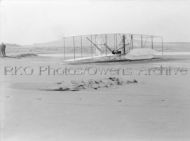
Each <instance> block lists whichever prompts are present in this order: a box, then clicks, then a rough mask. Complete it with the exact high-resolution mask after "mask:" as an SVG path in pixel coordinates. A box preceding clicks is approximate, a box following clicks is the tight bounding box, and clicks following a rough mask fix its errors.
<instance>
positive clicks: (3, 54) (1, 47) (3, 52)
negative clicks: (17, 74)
mask: <svg viewBox="0 0 190 141" xmlns="http://www.w3.org/2000/svg"><path fill="white" fill-rule="evenodd" d="M0 49H1V54H2V56H3V57H5V56H6V52H5V49H6V45H5V44H4V43H2V44H1V45H0Z"/></svg>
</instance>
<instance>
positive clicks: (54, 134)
mask: <svg viewBox="0 0 190 141" xmlns="http://www.w3.org/2000/svg"><path fill="white" fill-rule="evenodd" d="M0 65H1V66H0V78H1V79H0V92H1V101H0V102H1V139H2V141H126V140H129V141H169V140H171V141H189V140H190V95H189V92H190V87H189V81H190V73H189V68H190V57H189V56H174V57H171V56H170V57H164V59H157V60H151V61H135V62H121V63H118V62H112V63H99V64H98V63H96V64H80V65H77V64H75V65H66V64H64V63H63V61H62V60H61V59H60V58H48V57H35V56H34V57H31V56H30V57H26V58H20V59H18V58H3V59H2V58H0ZM20 66H21V67H26V66H29V67H30V68H32V69H33V70H34V73H33V74H32V75H26V73H25V72H22V71H18V72H17V74H14V73H13V72H12V71H9V72H8V74H5V71H4V69H5V67H7V68H8V69H9V70H10V69H11V68H14V67H20ZM40 66H45V67H47V66H50V67H51V68H59V67H60V68H65V67H67V68H70V67H71V68H79V67H80V68H88V67H90V68H92V69H94V68H105V69H106V68H120V69H123V68H124V69H128V70H131V72H135V74H131V73H130V74H129V72H127V74H119V75H117V74H106V75H100V74H95V75H90V74H85V75H72V74H70V75H63V74H61V75H58V74H55V75H52V74H50V75H48V74H47V72H44V73H43V75H39V67H40ZM160 66H162V67H165V68H170V69H171V70H172V71H171V74H168V73H167V74H165V73H163V74H160V72H159V71H153V72H152V73H151V74H149V75H148V74H147V71H144V70H148V69H150V68H155V67H157V68H159V67H160ZM13 70H14V69H13ZM21 70H22V69H21ZM139 72H140V75H139ZM91 73H93V71H92V72H91ZM110 76H114V77H117V78H120V79H124V80H133V79H136V80H137V81H138V83H136V84H130V85H122V86H113V87H109V88H101V89H98V90H92V89H85V90H80V91H45V90H39V89H40V88H42V89H44V88H50V87H54V86H56V83H57V82H61V81H65V82H69V81H73V80H75V81H81V80H84V81H88V80H90V79H93V80H95V79H98V80H101V79H104V78H108V77H110Z"/></svg>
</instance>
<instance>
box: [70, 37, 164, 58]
mask: <svg viewBox="0 0 190 141" xmlns="http://www.w3.org/2000/svg"><path fill="white" fill-rule="evenodd" d="M106 35H107V34H104V35H91V36H82V37H81V41H80V43H81V46H80V48H81V50H82V49H83V48H84V49H83V50H87V48H91V50H92V49H93V51H91V55H90V56H85V55H83V56H82V55H81V56H77V55H76V54H77V53H76V48H77V47H76V39H77V38H79V37H73V45H74V47H73V48H74V49H73V50H74V57H73V58H72V59H67V60H66V62H102V61H125V60H126V61H127V60H129V61H133V60H145V59H153V58H158V57H160V56H161V55H162V54H163V53H162V52H163V38H162V37H160V36H153V35H137V34H114V35H112V36H111V37H112V38H110V39H109V40H108V36H109V37H110V35H107V36H106ZM118 36H120V38H119V39H117V40H115V38H116V37H118ZM93 37H94V38H93ZM95 37H99V38H95ZM137 37H138V38H137ZM156 38H159V39H161V40H160V41H154V40H155V39H156ZM84 40H85V41H84ZM82 41H83V44H82ZM84 42H86V43H88V44H89V45H88V46H85V45H84ZM115 42H117V43H115ZM83 45H84V47H83ZM114 45H115V46H117V47H114ZM156 47H159V50H158V49H157V48H156ZM94 50H95V51H94ZM82 52H84V51H81V53H82ZM76 56H77V57H76Z"/></svg>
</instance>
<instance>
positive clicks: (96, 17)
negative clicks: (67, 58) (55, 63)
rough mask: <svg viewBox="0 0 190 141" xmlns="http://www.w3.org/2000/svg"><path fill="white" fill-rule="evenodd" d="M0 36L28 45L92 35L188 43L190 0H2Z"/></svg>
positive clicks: (189, 35) (11, 41)
mask: <svg viewBox="0 0 190 141" xmlns="http://www.w3.org/2000/svg"><path fill="white" fill-rule="evenodd" d="M0 4H1V5H0V6H1V7H0V8H1V9H0V12H1V13H0V14H1V15H0V16H1V17H0V18H1V19H0V20H1V21H0V26H1V29H0V35H1V36H0V40H1V41H4V42H10V43H18V44H31V43H38V42H47V41H53V40H56V39H59V38H61V37H63V36H70V35H80V34H91V33H92V34H93V33H96V34H98V33H117V32H118V33H120V32H121V33H139V34H141V33H142V34H155V35H162V36H163V37H164V40H165V41H190V0H38V1H37V0H3V1H1V3H0Z"/></svg>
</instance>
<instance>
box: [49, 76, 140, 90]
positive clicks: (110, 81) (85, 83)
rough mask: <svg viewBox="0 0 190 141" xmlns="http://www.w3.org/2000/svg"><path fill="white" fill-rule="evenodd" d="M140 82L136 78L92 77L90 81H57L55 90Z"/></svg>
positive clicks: (96, 87) (105, 86) (93, 87)
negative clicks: (95, 78)
mask: <svg viewBox="0 0 190 141" xmlns="http://www.w3.org/2000/svg"><path fill="white" fill-rule="evenodd" d="M134 83H138V81H137V80H136V79H134V80H122V79H120V78H117V77H109V78H105V79H101V80H93V79H90V80H88V81H83V80H82V81H70V82H69V83H68V82H67V83H66V82H64V81H62V82H57V83H56V86H57V87H54V88H53V89H51V90H53V91H80V90H85V89H93V90H98V89H101V88H110V87H114V86H121V85H127V84H134Z"/></svg>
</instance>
